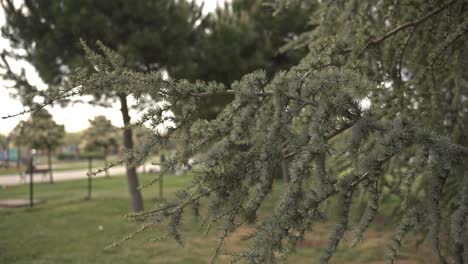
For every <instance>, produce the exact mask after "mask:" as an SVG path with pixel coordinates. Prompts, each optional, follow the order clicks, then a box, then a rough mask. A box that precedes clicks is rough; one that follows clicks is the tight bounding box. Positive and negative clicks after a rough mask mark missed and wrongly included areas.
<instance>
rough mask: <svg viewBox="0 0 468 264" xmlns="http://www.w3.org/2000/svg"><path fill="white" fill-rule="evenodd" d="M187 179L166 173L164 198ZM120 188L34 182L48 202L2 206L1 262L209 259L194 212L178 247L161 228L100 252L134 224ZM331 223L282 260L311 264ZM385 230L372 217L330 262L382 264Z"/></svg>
mask: <svg viewBox="0 0 468 264" xmlns="http://www.w3.org/2000/svg"><path fill="white" fill-rule="evenodd" d="M150 179H151V178H150V176H148V175H142V176H141V177H140V181H141V182H143V183H144V182H146V181H149V180H150ZM188 183H190V176H189V175H186V176H178V177H175V176H172V177H171V176H168V177H166V178H165V181H164V184H165V189H164V191H165V195H166V197H169V196H171V195H173V194H174V192H175V191H176V190H177V189H180V188H181V187H183V186H185V185H187V184H188ZM126 187H127V185H126V178H125V177H112V178H110V179H106V178H99V179H95V180H94V181H93V188H94V189H93V190H94V191H93V199H92V200H90V201H85V200H84V199H83V198H84V197H85V195H86V181H85V180H78V181H68V182H59V183H56V184H54V185H49V184H37V185H35V195H36V197H37V198H40V199H45V200H47V203H46V204H42V205H38V206H37V207H35V208H32V209H29V208H21V209H0V236H1V239H0V263H28V264H29V263H35V264H39V263H102V264H104V263H117V264H118V263H209V260H210V256H212V254H213V253H214V247H215V245H217V241H218V240H217V238H218V234H217V233H216V229H213V230H212V231H211V232H210V233H209V234H205V233H204V230H202V229H200V227H199V225H198V224H196V221H195V220H194V218H193V217H192V216H187V217H186V218H185V219H184V225H183V230H184V233H183V235H184V241H185V245H184V247H181V246H179V245H178V244H177V243H176V242H174V241H172V240H167V241H154V240H152V238H155V237H157V236H158V235H161V234H162V232H161V230H162V229H161V228H154V229H153V230H149V231H147V232H146V233H144V234H140V235H138V236H136V237H134V238H133V239H131V240H130V241H127V242H125V243H124V244H122V245H121V246H118V247H116V248H113V249H111V250H104V247H106V246H107V245H110V244H112V243H113V242H114V241H116V240H118V239H119V238H122V237H123V236H125V235H127V234H129V233H131V232H132V231H134V230H135V229H137V228H138V227H139V225H140V224H139V223H131V222H128V221H126V218H125V217H124V215H125V214H126V213H127V212H128V209H129V201H128V195H127V190H126ZM281 188H282V186H281V185H280V184H278V185H277V186H275V191H274V193H273V194H272V195H271V197H270V198H269V200H268V201H267V202H266V204H265V206H264V207H263V208H262V214H263V215H264V214H265V213H266V212H268V211H269V210H271V208H273V206H274V204H275V201H276V200H277V199H278V197H279V193H280V191H281ZM27 190H28V189H27V186H17V187H10V188H8V189H0V199H7V198H8V199H12V198H25V199H26V198H27V193H28V192H27ZM143 195H144V197H145V206H146V208H151V207H153V206H156V205H157V202H156V201H155V200H154V198H155V197H157V195H158V186H157V185H155V186H154V187H151V188H149V189H145V190H144V193H143ZM332 226H333V223H332V222H325V223H321V224H318V225H316V226H314V227H313V230H312V231H313V232H309V233H308V234H307V235H306V239H305V241H303V242H301V243H300V244H299V245H298V246H299V247H298V252H297V254H296V255H294V256H291V257H290V258H288V260H287V263H295V264H299V263H316V260H317V258H318V255H319V252H320V248H321V247H323V246H324V244H325V243H326V241H327V237H328V235H329V232H330V231H331V228H332ZM160 227H163V226H160ZM389 229H390V227H389V226H388V224H387V223H385V221H383V220H380V221H377V223H376V224H374V225H373V226H372V228H371V230H369V231H368V233H367V238H366V240H365V241H364V242H363V243H361V244H360V245H359V246H357V247H355V248H352V249H351V248H350V247H349V246H348V245H347V244H348V242H345V243H344V246H342V247H340V250H339V253H338V254H337V255H335V257H333V258H332V261H331V263H385V261H384V259H385V252H386V248H385V246H386V244H387V242H388V239H389V238H390V237H391V233H390V232H389ZM252 230H253V227H243V228H240V229H239V230H238V231H236V232H234V233H233V234H232V235H231V236H230V237H229V239H228V241H227V243H226V246H225V249H227V250H229V251H234V252H235V251H238V250H241V249H243V248H244V247H245V245H246V243H247V244H248V242H245V241H242V240H241V237H242V236H243V235H246V234H248V233H250V232H252ZM348 240H351V239H348ZM401 259H402V260H401V261H400V262H397V263H404V264H409V263H432V262H434V259H433V257H432V255H431V253H430V249H429V246H428V245H426V244H424V245H423V246H422V247H420V248H419V249H417V251H416V249H415V248H414V247H410V248H409V249H407V250H406V251H404V252H402V258H401ZM228 260H229V257H227V256H222V257H221V258H220V261H219V263H228Z"/></svg>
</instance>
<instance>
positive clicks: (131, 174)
mask: <svg viewBox="0 0 468 264" xmlns="http://www.w3.org/2000/svg"><path fill="white" fill-rule="evenodd" d="M119 99H120V105H121V108H120V111H121V112H122V118H123V123H124V126H127V125H129V124H130V115H129V113H128V105H127V96H126V95H124V94H119ZM123 136H124V146H125V148H126V149H127V150H131V149H133V139H132V129H131V128H128V127H126V128H125V130H124V133H123ZM127 181H128V191H129V193H130V200H131V206H132V210H133V212H138V211H143V199H142V198H141V193H140V190H138V175H137V172H136V168H135V167H130V166H128V164H127Z"/></svg>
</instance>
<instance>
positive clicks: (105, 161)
mask: <svg viewBox="0 0 468 264" xmlns="http://www.w3.org/2000/svg"><path fill="white" fill-rule="evenodd" d="M104 168H107V146H105V147H104ZM106 177H107V178H109V177H110V174H109V170H108V169H106Z"/></svg>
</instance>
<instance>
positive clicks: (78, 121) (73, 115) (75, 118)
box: [0, 0, 229, 135]
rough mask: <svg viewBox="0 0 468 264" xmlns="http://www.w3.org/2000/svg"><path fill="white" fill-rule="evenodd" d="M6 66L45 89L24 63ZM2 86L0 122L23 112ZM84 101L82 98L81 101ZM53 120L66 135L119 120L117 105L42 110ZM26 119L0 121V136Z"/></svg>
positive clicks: (208, 0) (0, 44) (212, 4)
mask: <svg viewBox="0 0 468 264" xmlns="http://www.w3.org/2000/svg"><path fill="white" fill-rule="evenodd" d="M196 1H197V2H205V6H204V12H210V11H212V10H214V9H215V8H216V6H217V4H220V5H221V4H223V3H224V2H225V1H229V0H196ZM4 23H5V17H4V14H3V10H2V9H1V8H0V26H2V25H3V24H4ZM9 46H10V45H9V42H8V40H6V39H4V38H1V37H0V50H4V49H9ZM10 66H11V67H12V68H13V70H14V71H18V72H19V71H20V70H21V68H25V70H26V76H27V78H28V80H29V82H30V83H32V84H34V85H36V86H38V87H39V88H41V87H42V88H45V87H46V85H45V84H44V83H43V82H42V81H41V79H40V78H39V76H38V74H37V72H36V71H35V70H34V68H33V67H32V66H31V65H29V64H28V63H26V62H10ZM5 84H6V83H5V82H4V81H3V80H1V77H0V118H1V117H3V116H6V115H9V114H15V113H19V112H21V111H22V110H23V106H22V105H21V103H20V102H19V101H18V100H17V99H14V98H12V96H11V94H12V92H14V90H12V89H8V90H7V89H6V88H5ZM77 99H82V100H84V101H87V100H86V99H87V98H86V97H81V98H77ZM46 109H47V110H48V111H49V112H50V113H51V114H52V115H53V117H54V119H55V121H56V122H57V123H58V124H62V125H65V130H66V131H67V132H76V131H80V130H83V129H85V128H87V127H88V125H89V122H88V119H92V118H94V117H95V116H98V115H105V116H106V117H107V118H108V119H110V120H111V121H112V123H113V124H114V125H116V126H122V125H123V123H122V116H121V113H120V111H119V104H118V103H117V104H115V106H114V107H112V108H104V107H98V106H91V105H89V104H86V103H77V104H74V105H71V106H68V107H66V108H61V107H58V106H56V107H47V108H46ZM138 115H139V113H136V112H135V111H133V112H131V116H132V118H133V119H134V120H135V118H136V117H138ZM28 117H29V115H27V114H25V115H22V116H18V117H12V118H9V119H0V133H1V134H5V135H6V134H8V133H9V132H10V131H11V130H12V129H13V128H14V127H15V126H16V125H17V124H18V122H19V121H21V120H25V119H27V118H28Z"/></svg>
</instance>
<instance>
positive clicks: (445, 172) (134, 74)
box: [63, 0, 468, 263]
mask: <svg viewBox="0 0 468 264" xmlns="http://www.w3.org/2000/svg"><path fill="white" fill-rule="evenodd" d="M298 2H300V1H278V6H277V8H276V12H277V15H279V14H281V12H283V10H284V9H285V8H286V9H287V8H288V6H290V5H293V4H295V3H296V4H297V3H298ZM316 4H317V10H316V12H315V13H314V14H313V16H312V21H311V23H312V24H313V25H315V26H314V27H313V28H312V29H311V30H310V31H308V32H307V33H304V34H302V35H301V36H300V37H298V38H296V39H295V41H293V42H290V43H289V44H288V45H286V46H284V47H283V48H284V49H285V50H288V49H293V48H297V47H307V48H308V50H309V52H308V54H307V55H306V56H304V58H303V59H302V60H301V62H300V63H299V64H298V65H296V66H294V67H291V68H289V69H287V70H284V71H279V72H277V73H276V74H274V75H272V74H268V73H267V72H266V71H263V70H258V71H254V72H252V73H250V74H247V75H245V76H243V77H242V78H240V80H238V81H235V82H233V83H232V84H231V85H230V86H225V85H220V84H217V83H214V82H211V83H206V82H201V81H198V82H190V81H188V80H174V79H167V78H163V76H164V74H163V73H162V72H147V73H142V72H138V71H134V70H131V69H128V68H126V67H125V66H124V64H123V63H122V61H123V58H122V57H121V56H120V55H118V54H117V53H116V52H114V51H112V50H111V49H109V48H107V47H105V46H104V45H100V51H99V52H95V51H94V50H93V49H91V48H89V47H88V46H86V45H84V50H85V52H86V55H87V58H88V60H89V62H90V64H91V65H93V69H94V72H92V73H88V72H77V73H76V74H74V75H73V76H72V77H71V78H70V79H69V80H67V87H70V88H69V89H68V90H67V89H65V90H64V94H63V96H67V93H68V92H71V91H78V93H82V94H89V93H92V91H95V90H97V89H101V88H102V87H112V89H113V91H115V92H117V93H126V94H141V93H148V94H150V95H151V97H152V98H153V99H155V100H156V101H157V102H160V101H164V102H165V104H160V103H155V104H153V105H152V106H150V107H148V108H147V109H146V113H145V114H144V115H143V116H142V118H141V119H140V120H139V121H137V122H135V123H134V124H133V125H138V124H142V123H145V124H147V125H149V126H150V127H151V128H153V131H158V130H157V129H156V128H157V127H158V126H160V125H161V124H164V123H165V122H168V121H170V122H172V123H173V126H168V127H167V131H165V132H164V133H159V132H155V133H154V134H153V135H152V137H151V138H149V139H148V140H147V141H146V142H145V143H144V144H143V145H142V146H140V147H138V148H135V149H134V151H133V152H132V153H129V155H128V157H127V159H126V162H128V164H130V165H131V166H136V165H138V164H141V163H142V162H143V161H144V160H146V158H147V157H148V155H149V153H151V151H152V150H154V149H160V148H162V147H164V146H165V145H166V144H168V142H169V139H171V137H173V136H177V137H178V140H180V142H182V145H183V149H182V150H180V151H179V152H178V153H177V155H176V156H175V157H174V158H172V159H170V160H168V161H167V162H166V163H164V164H163V173H164V172H166V171H169V170H171V168H172V167H174V166H177V165H178V164H180V163H182V162H184V161H185V160H187V158H189V157H193V156H195V155H197V154H198V155H199V158H198V159H197V160H196V162H195V164H196V166H195V176H194V179H193V184H192V185H190V186H189V187H187V188H186V189H184V190H181V191H180V193H178V195H177V196H176V198H175V199H173V200H170V201H168V202H167V203H165V204H163V205H161V206H160V207H159V208H156V209H154V210H148V211H144V212H141V213H136V214H132V215H130V219H132V220H137V221H144V224H143V225H142V227H141V228H140V229H139V230H137V231H136V233H138V232H143V231H145V230H146V229H148V228H149V227H152V226H153V225H155V224H159V223H161V222H166V223H167V224H168V228H167V229H166V230H165V231H166V232H165V233H163V235H162V237H172V238H174V239H175V240H176V241H178V242H180V243H181V242H182V239H183V232H181V230H180V228H179V226H180V223H181V220H182V218H183V216H184V214H185V213H187V211H189V209H190V208H191V207H192V208H195V211H196V212H198V213H199V214H200V217H201V218H202V219H203V221H202V223H204V224H205V225H207V226H208V227H209V226H211V224H219V225H220V226H221V230H220V232H221V233H220V234H221V236H220V243H219V246H218V247H217V248H216V249H214V258H213V260H214V261H215V260H216V257H217V256H218V255H219V254H221V253H228V254H231V255H232V257H233V260H240V261H244V262H247V263H276V262H278V261H280V260H281V259H283V258H286V257H287V256H288V255H289V254H291V253H294V250H295V248H296V245H297V242H298V241H300V240H301V239H302V238H303V236H304V233H305V232H306V231H307V230H308V229H309V228H310V227H312V226H313V225H314V223H316V222H318V221H321V220H322V219H323V218H324V217H326V216H331V217H333V219H334V220H335V221H336V224H335V226H334V229H333V230H331V231H330V241H329V243H328V245H327V246H325V247H324V249H323V252H322V255H321V257H320V259H318V260H313V261H312V262H319V263H328V262H329V261H330V259H331V258H332V257H333V254H334V253H335V252H336V251H337V250H339V246H340V244H341V243H342V240H343V238H344V237H345V236H346V234H347V233H352V234H353V235H354V236H355V239H354V240H355V242H356V243H359V241H360V240H361V239H362V238H363V237H365V231H366V230H367V228H368V227H369V225H370V224H371V223H372V221H373V219H374V218H375V215H376V214H377V212H378V210H379V204H380V202H381V201H382V199H385V198H386V197H388V196H392V197H393V198H397V199H401V200H400V201H401V203H398V204H397V205H396V208H395V212H396V213H395V215H394V220H396V221H398V222H400V224H399V227H398V228H397V229H396V230H395V237H394V239H393V240H392V241H391V242H390V245H389V254H388V261H389V262H393V261H394V260H395V259H396V258H397V257H398V249H399V248H400V247H401V246H404V242H405V238H406V237H407V236H409V235H411V234H413V233H418V232H420V233H423V234H425V235H427V236H428V238H429V239H428V240H429V241H430V243H432V245H433V248H434V256H435V259H436V260H437V261H439V262H440V263H446V262H448V259H449V258H450V259H453V260H454V261H456V262H457V263H464V262H466V256H467V254H468V253H467V251H468V249H467V246H466V243H467V241H466V240H467V238H466V237H467V236H466V222H467V212H468V210H467V205H466V201H467V195H466V193H467V192H466V190H467V188H468V187H467V180H466V179H467V177H468V176H467V172H466V171H467V169H466V166H467V162H466V158H467V156H468V148H467V147H466V146H464V145H463V140H461V138H460V137H458V136H457V135H459V134H458V133H462V134H466V130H464V124H465V123H466V122H464V120H466V113H467V112H468V111H467V105H466V98H467V97H466V96H467V95H466V92H467V89H466V71H463V70H462V69H464V65H465V64H466V49H464V48H463V47H464V46H463V45H461V44H466V35H465V33H466V28H465V26H466V20H467V17H468V15H467V12H468V11H467V8H466V5H465V2H464V1H461V0H459V1H456V0H454V1H448V2H443V1H431V2H430V3H427V2H423V1H410V2H404V3H403V2H401V3H400V1H379V2H375V1H364V2H363V1H318V2H317V3H316ZM449 29H455V31H454V30H449ZM454 32H455V33H454ZM408 33H409V34H410V35H406V36H405V34H408ZM454 34H455V35H454ZM405 43H406V44H405ZM465 46H466V45H465ZM434 52H436V53H434ZM438 52H441V53H440V55H438V56H435V57H434V56H433V55H431V54H438ZM405 54H406V55H405ZM436 57H437V58H441V59H442V58H443V59H444V60H443V63H441V65H438V64H436V63H434V64H432V62H433V60H432V59H431V58H436ZM436 61H437V60H436ZM439 62H440V61H439ZM431 64H432V65H431ZM435 65H438V66H437V67H440V68H437V70H436V71H432V70H431V67H435ZM395 69H396V70H395ZM428 69H429V70H428ZM431 75H434V76H435V77H434V78H433V77H430V76H431ZM78 85H79V86H78ZM73 87H75V88H73ZM76 87H78V88H76ZM213 95H231V96H233V97H234V99H233V101H232V102H230V103H229V104H228V105H226V107H224V108H223V109H222V111H221V112H220V113H219V114H218V115H217V116H216V118H214V119H211V120H202V119H200V118H198V115H197V113H198V111H199V110H200V100H202V99H203V98H205V97H209V96H213ZM365 101H368V102H370V106H364V104H363V102H365ZM453 109H455V110H453ZM168 111H173V112H174V113H175V115H167V114H165V113H166V112H168ZM454 111H456V113H454ZM448 113H451V114H448ZM441 135H444V136H441ZM285 160H287V161H288V162H287V164H288V171H289V175H290V177H291V180H290V182H289V183H288V184H286V186H285V187H284V189H283V190H282V197H281V200H280V201H279V203H278V204H277V205H276V207H275V208H274V209H273V210H272V211H271V212H270V214H269V215H268V216H267V217H266V218H262V219H259V218H258V216H257V211H258V209H259V208H260V207H261V205H262V203H263V201H264V199H265V198H266V197H267V196H268V194H269V193H271V190H272V186H273V182H274V176H273V171H274V169H275V168H276V166H277V165H278V164H281V162H283V161H285ZM335 164H339V165H340V166H335ZM416 183H417V186H416ZM356 196H360V197H366V198H367V201H366V202H365V206H364V210H363V211H362V215H361V216H360V217H358V219H359V220H358V221H357V223H355V222H354V221H352V218H351V215H352V213H353V212H354V208H356V207H354V206H353V205H355V204H356V201H357V199H355V198H356ZM328 201H335V203H328ZM200 204H206V207H207V208H206V210H197V208H199V205H200ZM330 204H331V205H334V207H333V209H331V208H330ZM327 205H328V206H327ZM190 211H192V210H190ZM354 213H356V212H354ZM247 223H254V224H255V225H256V232H255V233H254V234H252V235H251V237H250V239H251V247H249V248H246V249H244V250H241V251H239V252H224V250H223V241H224V239H225V238H226V237H228V236H229V234H230V233H232V232H233V231H234V230H236V229H237V228H238V227H240V226H242V225H243V224H247ZM447 223H450V224H447ZM350 231H351V232H350ZM163 232H164V230H163ZM136 233H135V234H136ZM135 234H131V235H129V236H128V237H126V238H125V239H129V238H131V237H133V236H134V235H135ZM446 238H447V239H446ZM116 244H118V243H116Z"/></svg>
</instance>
